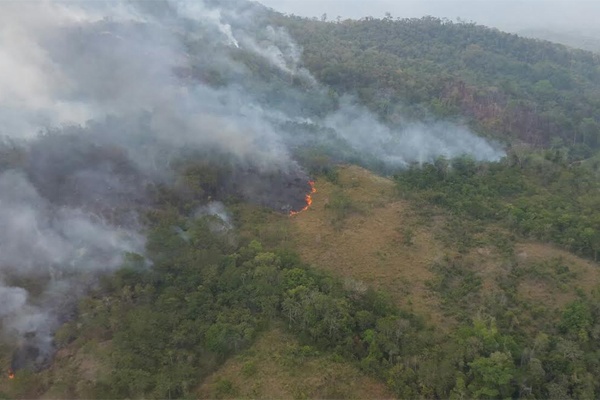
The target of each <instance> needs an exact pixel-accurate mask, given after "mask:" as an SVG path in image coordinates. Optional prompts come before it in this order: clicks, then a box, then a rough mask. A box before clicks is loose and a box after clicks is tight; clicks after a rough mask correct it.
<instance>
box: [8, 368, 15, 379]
mask: <svg viewBox="0 0 600 400" xmlns="http://www.w3.org/2000/svg"><path fill="white" fill-rule="evenodd" d="M8 379H15V371H13V370H12V369H9V370H8Z"/></svg>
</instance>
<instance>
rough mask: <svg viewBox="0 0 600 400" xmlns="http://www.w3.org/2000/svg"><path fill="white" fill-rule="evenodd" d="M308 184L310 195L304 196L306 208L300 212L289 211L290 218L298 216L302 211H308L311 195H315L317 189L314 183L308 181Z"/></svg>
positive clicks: (311, 200)
mask: <svg viewBox="0 0 600 400" xmlns="http://www.w3.org/2000/svg"><path fill="white" fill-rule="evenodd" d="M308 184H309V185H310V193H308V194H307V195H306V206H305V207H304V208H303V209H302V210H298V211H290V217H291V216H292V215H296V214H300V213H301V212H302V211H306V210H308V207H310V205H311V204H312V202H313V199H312V195H313V194H315V193H317V188H316V187H315V181H308Z"/></svg>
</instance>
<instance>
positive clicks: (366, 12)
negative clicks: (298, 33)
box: [259, 0, 600, 33]
mask: <svg viewBox="0 0 600 400" xmlns="http://www.w3.org/2000/svg"><path fill="white" fill-rule="evenodd" d="M259 2H261V3H262V4H264V5H266V6H268V7H272V8H274V9H276V10H278V11H281V12H284V13H290V14H292V13H293V14H296V15H302V16H309V17H313V16H319V17H320V16H321V15H322V14H324V13H326V14H327V16H328V18H329V19H335V18H336V17H337V16H341V17H342V18H361V17H365V16H373V17H383V16H384V14H385V13H386V12H390V13H391V14H392V16H393V17H421V16H423V15H433V16H436V17H447V18H449V19H453V20H455V19H456V18H457V17H460V18H461V19H465V20H468V21H474V22H476V23H479V24H483V25H488V26H493V27H497V28H499V29H501V30H506V31H513V32H517V31H520V30H523V29H552V30H553V29H560V30H562V31H578V32H580V33H590V32H599V31H600V28H599V27H598V25H599V24H598V21H599V20H600V1H597V0H571V1H568V0H563V1H556V0H369V1H365V0H259Z"/></svg>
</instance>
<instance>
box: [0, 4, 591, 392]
mask: <svg viewBox="0 0 600 400" xmlns="http://www.w3.org/2000/svg"><path fill="white" fill-rule="evenodd" d="M264 18H265V20H267V21H269V23H271V24H276V25H278V26H283V27H285V28H286V29H287V30H288V31H289V32H290V34H291V36H292V37H293V38H294V39H295V40H296V41H297V42H298V43H299V44H300V45H301V46H302V47H303V60H304V64H305V66H306V67H307V68H308V69H309V70H310V72H311V73H312V74H313V75H314V76H315V77H316V78H317V79H318V80H319V81H320V82H322V83H323V84H325V85H327V91H328V93H327V94H326V96H325V97H326V99H327V101H325V100H324V103H323V104H325V106H324V107H333V106H332V105H331V104H332V103H331V102H335V101H337V100H339V99H340V98H341V97H342V96H344V95H357V96H358V98H359V99H360V101H361V102H362V103H363V104H365V105H366V106H367V107H368V108H369V109H371V110H372V111H374V112H375V113H376V114H377V115H378V116H379V117H380V118H381V119H382V120H383V121H385V122H387V123H390V124H394V123H398V122H401V121H404V120H405V119H409V120H423V119H427V120H436V119H441V118H444V119H446V120H453V121H460V122H464V123H465V124H468V125H469V126H470V127H471V128H472V129H473V130H474V131H476V132H478V133H480V134H481V135H483V136H485V137H488V138H493V139H495V140H497V141H499V142H501V143H502V144H504V145H505V146H506V148H507V156H506V157H505V158H504V159H503V160H501V161H499V162H494V163H491V162H490V163H483V162H475V161H473V160H472V159H470V158H468V157H463V158H458V159H455V160H447V159H443V158H440V159H438V160H436V161H435V162H434V163H426V164H422V165H419V164H414V165H412V166H410V167H409V168H406V169H398V170H395V171H393V187H394V190H393V194H391V195H389V197H386V196H388V195H387V194H385V195H384V194H383V190H382V193H381V194H380V193H375V196H380V197H381V199H380V202H381V204H376V203H375V202H373V203H369V204H366V205H365V204H363V203H361V200H360V198H359V197H360V195H359V194H356V192H358V191H359V189H360V183H350V184H348V183H345V182H344V181H342V180H341V178H340V175H339V171H340V165H339V164H340V163H339V161H344V162H350V161H353V160H356V162H357V163H361V162H362V165H363V166H366V167H371V169H372V170H378V171H381V170H382V168H378V167H379V165H378V164H377V162H376V161H373V163H372V164H369V163H368V162H364V160H363V161H361V160H360V159H359V157H358V156H357V155H356V154H355V153H354V152H352V151H350V150H347V153H344V154H342V155H340V153H334V149H335V147H336V146H335V143H334V144H332V145H331V146H330V147H320V148H317V147H315V148H312V147H310V146H307V147H301V146H298V147H297V148H295V149H294V150H295V157H296V159H297V160H299V162H300V163H301V164H302V165H303V167H304V168H306V169H307V170H308V171H310V173H311V174H312V175H313V176H312V178H315V179H316V180H317V186H316V188H317V190H319V189H320V187H321V186H320V185H321V184H322V185H323V187H329V188H331V191H330V192H327V198H326V199H324V200H323V201H322V202H323V203H324V205H323V210H324V214H323V215H326V216H327V218H329V219H328V220H327V221H326V222H327V224H329V225H331V226H333V230H332V232H334V233H332V235H343V234H346V233H348V232H349V231H352V230H354V229H358V228H359V227H360V224H364V221H363V220H361V219H360V218H363V219H374V218H375V217H376V216H377V215H378V214H377V213H378V212H380V210H382V209H385V207H387V206H389V205H390V204H392V205H398V204H401V205H402V207H404V205H405V204H408V205H407V206H406V209H407V210H409V211H407V213H409V214H410V218H413V219H411V221H413V220H414V221H416V222H415V223H414V224H413V225H410V226H409V225H407V226H402V227H400V228H398V232H399V233H398V237H401V239H398V240H397V241H395V242H393V246H394V248H395V249H399V251H401V252H407V253H408V252H409V251H412V250H411V249H414V248H415V247H416V245H415V242H416V239H415V236H416V232H417V231H418V232H424V233H422V235H429V234H430V232H429V231H431V236H432V237H435V240H436V242H435V243H437V244H438V247H436V248H435V249H425V250H423V252H424V253H427V252H434V251H436V252H437V253H436V254H437V255H438V257H436V258H435V259H434V260H433V261H432V262H429V261H430V259H429V258H426V257H422V258H423V259H425V260H427V262H428V266H427V268H426V269H427V271H428V273H429V274H431V276H432V278H431V279H429V280H427V282H426V290H427V293H428V296H430V297H431V298H433V299H435V305H436V307H437V309H436V310H435V312H436V313H439V314H440V315H442V318H441V319H440V320H441V321H442V322H440V323H436V322H435V321H432V319H430V318H428V315H425V314H426V313H423V312H421V311H419V310H418V309H416V308H414V307H410V306H407V302H403V301H397V299H396V298H394V297H393V296H391V295H390V294H389V293H388V292H386V290H385V289H382V288H381V287H377V286H376V285H366V284H362V283H361V284H354V285H353V284H349V283H348V282H349V281H348V279H344V278H347V277H345V276H342V275H341V274H336V273H331V272H325V271H326V269H323V268H321V267H323V266H321V265H315V264H313V263H309V262H308V261H307V260H305V259H304V258H303V257H302V254H301V252H300V251H299V250H298V249H299V247H300V246H298V245H296V243H295V241H294V238H293V236H294V234H295V233H297V232H298V230H299V229H300V228H298V226H297V225H294V223H295V222H297V221H296V220H294V218H296V217H298V218H303V217H304V216H305V215H307V214H308V215H310V213H311V210H310V209H308V210H307V211H305V213H304V214H303V213H300V214H299V215H297V216H293V217H290V216H288V215H287V214H284V213H282V212H281V210H271V209H269V208H265V207H262V206H260V205H256V204H248V203H247V202H246V201H244V199H243V198H241V196H239V195H238V194H237V193H233V194H232V193H227V196H225V195H222V194H221V191H220V189H221V187H220V186H219V185H220V184H221V183H222V182H221V181H222V180H224V179H225V178H223V177H227V176H229V174H231V168H232V167H231V166H230V165H227V163H226V162H223V163H221V162H220V160H218V158H219V157H218V156H213V158H212V159H210V160H209V159H208V157H207V158H206V159H205V160H201V161H198V160H193V159H185V160H182V161H181V162H180V163H179V165H177V168H176V174H177V175H176V176H175V177H174V178H173V179H174V180H175V181H176V185H174V187H170V186H169V185H164V186H160V185H158V186H157V187H154V188H153V190H152V191H151V192H150V194H149V196H152V199H151V201H149V202H148V204H149V205H147V206H145V207H144V208H143V220H144V221H143V223H144V226H145V233H146V236H147V243H146V247H145V254H144V255H141V254H135V253H131V254H128V256H127V257H126V261H125V263H124V265H123V267H122V268H121V269H119V270H118V271H117V272H116V273H114V274H112V275H108V276H105V277H103V279H102V282H101V284H100V285H98V287H96V288H94V290H93V291H92V292H91V293H90V294H89V295H88V296H86V297H85V298H84V299H83V300H82V301H81V302H80V303H79V305H78V307H77V312H76V317H75V319H73V320H71V321H68V322H66V323H65V324H63V325H62V326H61V327H60V328H59V329H58V331H57V332H56V334H55V337H54V342H55V346H56V348H57V356H56V358H55V364H54V365H53V366H52V367H51V368H49V369H47V370H44V371H26V370H24V371H18V372H17V376H16V378H15V379H14V380H12V381H10V382H9V383H6V384H3V385H2V388H1V390H2V392H0V395H1V396H2V397H7V398H23V397H29V398H35V397H41V396H44V395H46V396H47V397H55V398H60V397H62V398H65V397H70V398H169V399H172V398H196V397H197V395H198V387H199V386H200V385H201V384H202V383H203V382H204V381H206V380H207V379H208V377H210V376H211V375H212V374H215V373H217V372H218V371H219V368H221V367H222V366H223V365H224V364H225V363H226V362H227V361H228V360H231V359H232V357H233V356H235V355H240V354H245V353H244V352H246V351H248V349H251V348H252V345H253V343H254V342H255V341H256V339H257V338H258V337H259V336H260V335H261V334H264V333H265V332H267V331H269V330H270V329H271V328H272V327H273V326H277V327H284V328H283V329H287V332H288V333H290V334H291V335H293V336H294V337H295V338H296V339H298V341H299V342H300V343H301V347H299V349H300V350H298V352H297V354H296V353H294V357H297V358H302V359H304V358H310V357H318V355H323V354H327V355H329V356H331V357H333V359H335V360H336V362H339V363H345V364H351V365H353V366H356V367H357V368H358V369H359V370H360V371H361V372H362V373H364V374H365V375H367V376H370V377H374V378H375V379H377V380H379V381H380V382H383V383H384V384H385V385H387V387H388V388H389V390H390V392H391V393H393V395H394V396H396V397H397V398H400V399H409V398H437V399H446V398H451V399H467V398H486V399H487V398H489V399H492V398H527V399H546V398H553V399H558V398H561V399H568V398H586V399H587V398H589V399H592V398H598V397H599V396H600V380H598V378H597V377H598V376H600V280H595V279H596V278H597V277H596V276H595V275H594V276H591V275H590V276H589V277H587V276H584V275H582V273H580V272H576V269H577V268H576V267H575V264H577V263H581V264H582V265H583V264H585V265H588V266H592V267H591V268H593V269H594V270H595V269H597V268H598V263H597V261H598V255H599V252H600V213H599V210H600V196H599V193H600V176H599V172H600V155H599V151H600V112H599V111H600V57H599V56H598V55H595V54H593V53H589V52H585V51H581V50H575V49H571V48H568V47H565V46H562V45H557V44H553V43H550V42H544V41H538V40H532V39H524V38H521V37H518V36H516V35H512V34H506V33H502V32H499V31H497V30H495V29H490V28H487V27H482V26H477V25H475V24H471V23H453V22H450V21H446V20H439V19H435V18H431V17H426V18H422V19H410V20H402V19H398V20H395V19H392V18H384V19H371V18H368V19H363V20H360V21H350V20H349V21H336V22H331V21H330V22H328V21H321V20H315V19H303V18H298V17H293V16H283V15H280V14H275V13H273V14H269V13H267V14H265V16H264ZM237 56H238V57H239V58H240V60H241V61H242V62H244V63H246V64H247V65H248V66H249V68H253V67H256V62H257V61H256V60H253V59H252V58H251V57H249V56H248V55H244V54H237ZM256 73H259V74H260V73H265V72H264V71H262V70H260V69H258V68H257V70H256ZM280 78H281V77H280ZM204 79H208V80H212V81H211V82H210V83H211V84H213V85H215V86H218V84H219V82H218V81H219V79H221V76H218V75H214V76H210V77H208V78H206V77H204ZM281 79H283V78H281ZM286 79H287V77H286ZM274 82H275V83H273V85H275V87H276V85H277V84H279V83H280V82H279V81H277V80H276V79H274ZM292 83H293V84H296V85H297V86H298V87H300V89H302V83H301V82H300V83H298V82H296V83H294V82H292ZM265 90H266V89H265ZM312 106H313V107H315V108H319V107H320V104H313V105H312ZM296 128H297V129H298V130H297V131H293V132H295V133H296V134H297V135H302V134H307V135H308V134H310V135H319V132H314V131H310V129H311V128H310V127H308V128H305V129H304V128H298V127H297V126H296ZM3 151H5V152H6V154H0V156H2V157H1V158H0V167H2V168H5V167H6V168H8V167H10V166H12V165H16V164H18V163H19V162H20V161H19V159H20V154H19V152H18V150H16V148H13V149H8V150H3ZM337 151H340V149H339V148H338V149H337ZM343 151H346V150H345V149H342V150H341V151H340V152H343ZM190 158H192V157H190ZM4 164H6V166H5V165H4ZM369 174H371V175H369V176H373V177H374V176H375V175H374V172H373V171H371V172H369ZM376 178H377V179H384V178H381V177H374V178H373V179H374V180H375V179H376ZM356 182H358V181H356ZM219 196H221V197H222V198H220V200H222V201H223V202H224V203H225V205H226V206H227V208H228V209H229V210H230V212H231V214H232V220H231V221H225V219H223V218H221V217H219V216H217V215H200V216H199V215H195V214H194V210H195V209H197V208H198V207H200V206H204V205H206V204H208V203H210V202H211V201H213V200H214V197H219ZM311 201H312V200H311ZM398 207H399V206H398ZM319 215H321V214H319ZM440 221H441V222H440ZM385 222H386V223H390V224H391V223H393V222H392V221H391V220H390V221H387V220H386V221H385ZM438 225H439V226H438ZM317 235H318V232H315V236H317ZM428 237H429V236H428ZM327 240H332V239H331V237H328V236H326V235H323V237H322V238H321V236H320V235H319V236H318V239H315V241H323V242H327ZM432 240H433V239H432ZM531 242H535V243H536V244H539V245H540V246H547V247H544V249H553V251H554V250H555V249H559V250H556V251H561V252H564V253H560V254H568V255H569V257H572V258H568V257H562V256H560V257H550V256H549V257H547V258H545V259H543V260H535V261H526V260H524V259H523V258H522V257H519V254H518V251H517V248H518V246H519V245H520V244H523V243H525V244H529V243H531ZM440 248H441V250H440ZM484 248H485V249H488V248H489V249H491V250H490V254H492V255H491V256H489V257H488V258H490V259H492V258H494V262H495V263H496V264H498V265H499V267H498V268H497V269H498V270H499V271H500V272H497V271H494V273H491V272H489V268H488V264H486V262H487V261H486V260H485V259H484V258H485V257H479V258H477V257H478V256H473V254H474V253H477V251H478V250H481V249H484ZM365 252H373V253H375V252H377V257H380V258H382V259H383V258H385V257H386V255H385V254H384V251H383V250H381V249H379V248H377V249H371V248H368V249H365ZM573 260H578V261H577V263H576V262H574V261H573ZM357 262H358V261H357ZM415 265H416V264H415ZM360 267H361V266H360V265H359V266H358V268H360ZM414 268H417V266H415V267H414ZM353 282H354V281H353ZM582 282H583V283H582ZM531 283H533V284H532V285H534V286H535V285H538V286H535V287H536V288H537V287H541V289H540V290H541V291H545V290H547V292H548V293H551V294H555V293H559V294H561V296H562V294H564V296H563V297H561V296H557V299H556V301H554V302H548V303H545V302H541V301H539V299H537V300H536V298H532V297H527V296H525V295H523V289H522V288H523V286H524V285H525V284H531ZM558 297H560V301H559V300H558ZM1 350H2V355H3V359H8V358H9V357H10V356H9V354H10V349H9V348H7V347H6V346H4V347H3V348H2V349H1ZM77 357H83V358H86V359H89V360H92V359H93V360H95V363H96V364H98V365H99V366H96V367H94V368H91V367H90V368H89V369H88V370H85V369H84V368H83V369H82V368H79V367H77V368H76V367H73V366H72V363H74V362H75V360H78V359H77ZM78 362H81V360H78ZM89 362H90V364H92V362H91V361H89ZM94 365H95V364H94ZM251 369H252V368H250V367H248V371H249V372H248V371H247V373H248V376H252V375H251V374H252V373H253V372H252V371H251ZM82 371H83V372H82ZM89 371H92V372H91V373H90V372H89ZM244 373H246V372H244ZM219 385H220V386H219V387H218V390H217V392H216V393H215V395H216V396H218V397H221V398H236V397H238V395H239V388H236V387H235V385H233V384H232V383H231V382H229V381H220V384H219ZM299 397H301V396H299Z"/></svg>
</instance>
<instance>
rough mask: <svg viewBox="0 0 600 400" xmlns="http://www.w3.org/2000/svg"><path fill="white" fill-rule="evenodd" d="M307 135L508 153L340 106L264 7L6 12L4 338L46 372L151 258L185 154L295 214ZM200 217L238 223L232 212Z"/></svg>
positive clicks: (174, 5) (398, 151) (456, 134)
mask: <svg viewBox="0 0 600 400" xmlns="http://www.w3.org/2000/svg"><path fill="white" fill-rule="evenodd" d="M294 124H306V125H310V126H314V127H316V129H317V130H325V131H327V132H328V133H327V135H328V137H333V138H334V139H335V140H334V142H335V143H336V146H337V145H339V148H340V149H341V148H343V147H346V148H351V149H353V151H354V152H355V153H356V154H359V155H363V154H364V155H365V156H368V157H378V158H380V159H381V160H382V161H383V162H385V163H388V164H390V165H392V166H403V165H405V164H406V163H409V162H413V161H419V162H422V161H427V160H431V159H433V158H435V157H438V156H446V157H454V156H457V155H460V154H470V155H472V156H474V157H475V158H476V159H479V160H496V159H498V158H499V157H501V155H502V153H501V152H500V151H497V150H495V149H494V147H493V146H492V145H490V144H488V143H487V142H485V141H484V140H483V139H480V138H478V137H477V136H476V135H474V134H473V133H471V132H469V131H468V130H467V129H466V128H461V127H456V126H452V125H450V124H445V123H437V124H413V125H409V126H405V127H402V128H391V127H388V126H385V125H384V124H382V123H381V122H379V121H378V120H377V118H376V117H375V116H374V115H372V114H371V113H369V112H368V111H367V110H366V109H365V108H364V107H361V106H359V105H355V104H353V103H352V101H342V102H341V103H340V104H338V103H337V101H336V100H334V99H331V97H330V96H329V95H328V90H327V88H325V87H322V86H321V85H319V83H318V82H317V81H316V79H315V78H314V77H313V76H312V75H311V74H310V72H309V71H308V70H307V69H306V68H304V67H303V66H302V49H301V48H299V47H298V46H297V45H296V44H295V43H294V42H293V40H292V39H291V38H290V37H289V35H288V34H287V33H286V31H285V30H284V29H282V28H281V27H276V26H271V25H270V24H269V22H268V13H267V12H266V10H265V9H264V8H263V7H262V6H260V5H258V4H257V3H253V2H247V1H244V0H232V1H228V2H224V3H223V2H217V1H211V0H200V1H189V2H188V1H152V2H144V1H139V2H137V1H130V2H120V1H105V2H70V1H51V0H44V1H39V2H35V3H32V2H2V3H1V4H0V136H4V137H5V138H6V139H5V140H4V141H3V142H1V143H0V155H1V156H2V157H1V159H0V226H2V227H3V229H2V232H0V300H2V301H1V302H0V322H1V326H2V329H3V331H4V336H5V337H7V338H13V339H17V340H21V341H23V340H24V341H26V342H27V345H26V346H25V348H26V349H28V350H27V352H26V354H35V356H36V360H37V359H38V358H40V359H41V360H42V361H39V360H38V361H35V364H36V365H37V366H38V367H39V365H40V363H43V362H44V360H47V357H48V356H49V355H50V354H51V352H52V332H53V331H54V330H55V328H56V327H57V326H58V325H59V324H60V323H61V322H62V321H64V320H65V319H66V318H68V317H69V313H70V312H71V311H70V310H72V308H73V305H74V304H75V302H76V300H77V299H78V298H79V297H80V296H82V295H83V294H84V293H85V292H86V290H87V289H88V288H89V286H90V285H92V284H93V282H94V281H95V277H97V276H98V275H99V274H103V273H106V272H109V271H112V270H114V269H115V268H118V267H119V266H120V265H121V264H122V263H123V259H124V255H125V254H126V253H128V252H135V253H140V254H143V248H144V237H143V235H142V234H141V233H139V232H141V227H140V224H139V222H138V210H139V208H140V207H143V206H145V205H147V204H148V203H149V202H150V200H149V197H150V194H149V190H148V188H149V187H152V186H153V185H155V184H157V183H161V184H168V183H169V182H170V181H172V180H171V179H170V178H171V177H172V173H173V168H172V165H174V164H175V163H176V162H177V161H178V160H179V159H181V158H185V157H202V156H207V157H208V156H210V157H212V159H215V158H217V159H219V160H220V161H221V162H222V163H225V164H226V165H228V166H229V167H231V168H232V171H233V172H231V173H230V174H229V175H228V176H227V181H224V182H219V184H220V185H221V186H222V188H223V190H225V191H227V190H230V191H232V192H235V193H237V194H239V195H240V196H242V197H244V198H246V199H249V200H252V201H255V202H257V203H260V204H265V205H270V206H272V207H274V208H276V209H280V210H282V211H285V212H288V211H289V210H290V209H293V208H294V207H297V206H298V205H299V204H302V203H303V201H304V194H305V193H306V192H307V190H309V187H308V184H307V181H308V177H307V175H306V173H305V172H304V171H303V169H302V167H301V166H300V165H299V163H298V162H297V161H296V160H295V152H296V151H297V146H298V143H301V142H302V141H304V143H306V141H307V140H314V142H319V140H323V137H317V136H318V135H317V136H315V137H309V136H307V137H306V138H305V139H302V138H300V139H299V138H298V137H297V135H295V132H296V131H295V130H294V129H291V128H289V129H288V128H286V126H287V127H290V126H294ZM311 138H312V139H311ZM332 151H337V150H336V149H335V148H334V149H332ZM225 194H226V193H225ZM225 194H224V195H225ZM199 215H217V216H218V217H219V219H220V220H222V221H223V226H224V227H226V228H227V229H229V227H230V220H229V216H228V214H227V213H226V211H225V210H224V209H223V207H222V205H220V203H213V204H210V205H208V206H206V208H203V209H201V210H199ZM32 348H35V349H36V351H30V349H32Z"/></svg>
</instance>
